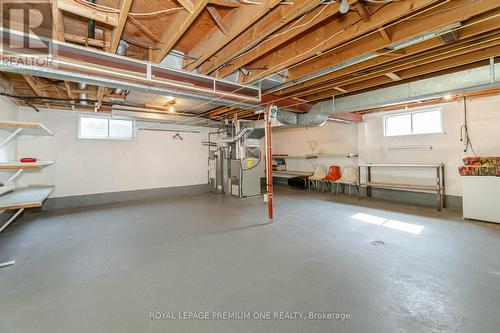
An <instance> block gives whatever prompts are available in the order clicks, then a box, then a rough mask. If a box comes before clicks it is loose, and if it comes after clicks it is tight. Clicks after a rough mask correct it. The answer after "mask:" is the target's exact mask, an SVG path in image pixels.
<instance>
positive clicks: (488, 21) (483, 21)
mask: <svg viewBox="0 0 500 333" xmlns="http://www.w3.org/2000/svg"><path fill="white" fill-rule="evenodd" d="M499 26H500V9H497V10H495V11H492V12H488V13H485V14H481V15H478V16H475V17H474V18H472V19H470V20H467V21H465V22H463V25H462V28H460V34H459V36H460V39H461V40H465V39H467V38H471V37H475V36H478V35H480V34H483V33H485V32H487V31H491V30H494V29H496V28H498V27H499ZM442 45H443V44H442V42H441V40H440V39H439V38H437V37H435V38H432V39H429V40H426V41H423V42H420V43H418V44H414V45H410V46H408V47H406V48H405V49H404V51H405V56H406V57H408V56H412V55H415V54H418V53H421V52H424V51H427V50H432V49H436V48H439V47H441V46H442ZM393 60H394V59H392V58H389V57H377V58H373V59H369V60H366V61H363V62H361V63H358V64H354V65H351V66H349V67H346V68H343V69H339V70H336V71H334V72H332V73H330V74H326V75H323V76H320V77H317V78H314V79H312V80H309V81H306V82H303V83H300V84H297V85H295V86H292V87H290V88H287V89H284V90H280V91H278V92H276V93H278V94H285V95H289V94H291V93H293V92H301V91H307V90H310V89H311V87H317V86H320V85H323V84H324V83H325V82H331V81H332V80H335V79H339V78H342V77H346V76H350V75H352V73H355V72H358V71H364V72H366V71H367V70H368V69H370V68H372V67H374V66H377V65H381V64H385V63H388V62H392V61H393Z"/></svg>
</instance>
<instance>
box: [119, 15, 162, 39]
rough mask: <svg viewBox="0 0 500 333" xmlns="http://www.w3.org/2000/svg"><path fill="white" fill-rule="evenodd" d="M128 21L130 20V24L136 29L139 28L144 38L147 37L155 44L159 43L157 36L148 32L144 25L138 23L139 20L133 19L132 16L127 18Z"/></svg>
mask: <svg viewBox="0 0 500 333" xmlns="http://www.w3.org/2000/svg"><path fill="white" fill-rule="evenodd" d="M128 19H129V20H130V23H132V24H134V25H135V26H136V27H137V28H139V29H140V30H141V31H142V32H144V34H145V35H146V36H148V37H149V38H151V39H152V40H153V41H155V42H157V43H161V39H160V38H158V36H156V35H155V34H154V33H152V32H151V30H149V29H148V28H147V27H146V26H145V25H144V24H142V23H141V22H139V20H137V19H135V18H134V17H133V16H129V17H128ZM118 41H120V40H118Z"/></svg>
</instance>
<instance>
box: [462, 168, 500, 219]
mask: <svg viewBox="0 0 500 333" xmlns="http://www.w3.org/2000/svg"><path fill="white" fill-rule="evenodd" d="M462 184H463V210H464V218H466V219H474V220H481V221H488V222H496V223H500V177H489V176H463V177H462Z"/></svg>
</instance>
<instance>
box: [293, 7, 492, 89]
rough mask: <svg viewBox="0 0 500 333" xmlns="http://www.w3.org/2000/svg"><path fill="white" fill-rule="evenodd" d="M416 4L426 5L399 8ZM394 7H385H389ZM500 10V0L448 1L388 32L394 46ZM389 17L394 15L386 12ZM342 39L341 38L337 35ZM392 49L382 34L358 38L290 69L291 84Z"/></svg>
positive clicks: (373, 16) (393, 9)
mask: <svg viewBox="0 0 500 333" xmlns="http://www.w3.org/2000/svg"><path fill="white" fill-rule="evenodd" d="M412 2H413V3H414V4H415V5H416V4H417V2H418V3H420V4H422V3H423V2H421V1H419V0H415V1H406V2H395V3H394V4H397V5H398V6H402V7H404V6H407V5H409V4H410V3H412ZM391 5H392V3H391V4H389V5H386V6H384V7H383V9H385V8H389V6H391ZM498 7H500V4H499V3H498V1H497V0H482V1H480V2H477V1H473V2H471V1H469V0H455V1H451V2H446V3H444V4H442V5H440V6H439V7H437V8H434V9H429V10H428V11H426V12H425V16H422V18H421V19H412V20H404V21H402V22H400V23H397V24H394V25H392V26H390V27H386V30H387V33H388V34H389V35H390V36H391V38H392V43H397V42H401V41H404V40H408V39H410V38H412V37H414V36H417V35H420V34H422V33H425V32H428V31H432V30H436V29H438V28H440V27H444V26H446V25H449V24H451V23H454V22H460V21H465V20H467V19H468V18H470V17H472V16H474V15H479V14H482V13H484V12H487V11H489V10H492V9H495V8H498ZM389 9H391V13H392V11H395V10H397V8H389ZM381 12H382V9H381V10H380V11H379V12H377V13H376V14H374V15H372V19H371V21H370V22H368V23H365V22H363V23H362V24H370V23H372V22H374V21H376V16H378V14H379V13H381ZM384 13H385V14H391V13H387V12H384ZM337 37H339V39H341V38H340V36H337ZM386 46H388V43H387V42H386V41H385V40H383V39H382V38H381V37H380V35H379V34H376V33H375V34H370V35H368V36H367V37H364V38H361V39H358V40H357V41H355V42H352V43H349V44H348V45H347V44H346V45H345V47H339V48H337V49H335V52H329V53H326V54H325V55H323V56H320V57H316V58H314V59H312V60H310V61H307V62H304V63H303V64H301V65H299V66H295V67H293V68H290V69H289V70H288V72H287V76H288V77H287V79H286V80H287V81H293V80H296V79H298V78H300V77H303V76H305V75H308V74H310V73H312V72H316V71H320V70H323V69H326V68H329V67H331V66H334V65H337V64H339V63H341V62H344V61H346V60H349V59H352V58H354V57H355V56H360V55H364V54H368V53H372V52H374V51H376V50H380V49H382V48H384V47H386Z"/></svg>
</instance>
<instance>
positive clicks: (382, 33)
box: [378, 27, 392, 44]
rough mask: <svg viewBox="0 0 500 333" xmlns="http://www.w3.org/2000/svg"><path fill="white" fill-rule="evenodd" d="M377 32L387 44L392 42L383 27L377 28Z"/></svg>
mask: <svg viewBox="0 0 500 333" xmlns="http://www.w3.org/2000/svg"><path fill="white" fill-rule="evenodd" d="M378 32H379V34H380V36H382V38H383V39H384V41H385V42H386V43H387V44H391V43H392V41H391V37H389V35H388V34H387V31H385V29H384V28H383V27H382V28H379V29H378Z"/></svg>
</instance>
